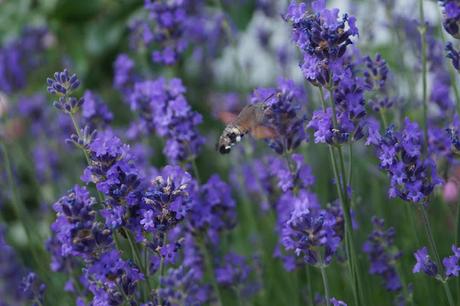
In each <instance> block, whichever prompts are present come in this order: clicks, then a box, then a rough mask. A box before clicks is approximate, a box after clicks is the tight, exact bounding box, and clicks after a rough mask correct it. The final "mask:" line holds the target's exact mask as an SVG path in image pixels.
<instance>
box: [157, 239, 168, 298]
mask: <svg viewBox="0 0 460 306" xmlns="http://www.w3.org/2000/svg"><path fill="white" fill-rule="evenodd" d="M165 243H166V236H164V237H163V244H162V246H161V247H163V246H164V245H165ZM160 257H161V259H160V275H159V278H158V280H159V281H158V288H161V285H162V284H161V281H162V279H163V274H164V270H165V258H164V257H163V256H161V254H160ZM160 305H163V300H162V298H161V296H160Z"/></svg>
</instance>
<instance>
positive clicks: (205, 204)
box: [189, 175, 236, 244]
mask: <svg viewBox="0 0 460 306" xmlns="http://www.w3.org/2000/svg"><path fill="white" fill-rule="evenodd" d="M194 202H195V203H194V204H193V207H192V212H191V216H190V218H189V226H190V227H191V229H192V230H193V231H194V232H198V233H203V234H204V235H205V236H206V237H207V238H208V239H209V240H210V241H211V243H213V244H216V243H217V242H218V241H219V234H220V233H221V232H222V231H225V230H229V229H232V228H233V227H234V226H235V224H236V203H235V200H234V199H233V198H232V194H231V188H230V186H229V185H228V184H227V183H225V182H224V181H222V180H221V179H220V178H219V176H217V175H213V176H211V178H210V179H209V180H208V182H206V184H203V185H202V186H200V188H199V192H198V193H195V198H194Z"/></svg>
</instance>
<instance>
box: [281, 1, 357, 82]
mask: <svg viewBox="0 0 460 306" xmlns="http://www.w3.org/2000/svg"><path fill="white" fill-rule="evenodd" d="M312 8H313V12H308V11H307V6H306V4H305V3H297V2H296V1H292V2H291V3H290V5H289V7H288V10H287V13H286V14H285V16H284V17H285V19H286V20H287V21H289V22H290V23H291V24H292V39H293V41H294V42H295V43H296V44H297V46H298V47H299V48H300V50H301V51H302V52H303V55H304V63H302V64H301V67H302V72H303V73H304V76H305V78H306V79H307V80H308V81H310V82H312V83H313V84H318V83H319V84H322V85H326V84H327V83H328V82H329V80H330V75H331V68H330V66H332V65H334V63H335V62H336V61H340V58H341V57H342V56H343V55H344V54H345V51H346V49H347V46H348V45H350V44H351V43H352V42H351V39H350V38H351V37H353V36H357V35H358V29H357V27H356V19H355V18H354V17H352V16H348V15H346V14H345V15H344V16H343V17H342V18H339V16H338V15H339V10H338V9H332V10H329V9H326V5H325V1H315V2H313V3H312Z"/></svg>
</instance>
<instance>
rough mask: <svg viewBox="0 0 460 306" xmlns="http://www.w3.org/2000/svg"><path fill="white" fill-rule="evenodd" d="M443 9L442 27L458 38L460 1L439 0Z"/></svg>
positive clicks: (459, 35)
mask: <svg viewBox="0 0 460 306" xmlns="http://www.w3.org/2000/svg"><path fill="white" fill-rule="evenodd" d="M439 2H441V6H442V7H443V8H444V9H443V17H444V19H443V26H444V29H445V30H446V31H447V33H449V34H450V35H452V36H453V37H455V38H457V39H458V38H460V33H459V21H460V3H459V2H458V1H457V0H440V1H439Z"/></svg>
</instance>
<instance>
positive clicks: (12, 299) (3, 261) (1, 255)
mask: <svg viewBox="0 0 460 306" xmlns="http://www.w3.org/2000/svg"><path fill="white" fill-rule="evenodd" d="M0 279H1V280H2V281H0V296H1V297H2V298H1V300H0V304H1V305H20V304H23V303H32V304H33V305H43V303H44V298H45V290H46V286H45V284H43V283H41V282H40V280H39V279H38V277H37V275H36V274H35V273H33V272H28V273H27V269H26V268H25V267H24V266H23V265H22V264H21V263H20V262H19V261H18V254H16V252H15V250H14V249H13V248H12V247H11V246H10V245H9V244H8V243H7V242H6V240H5V229H4V228H3V227H1V228H0Z"/></svg>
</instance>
